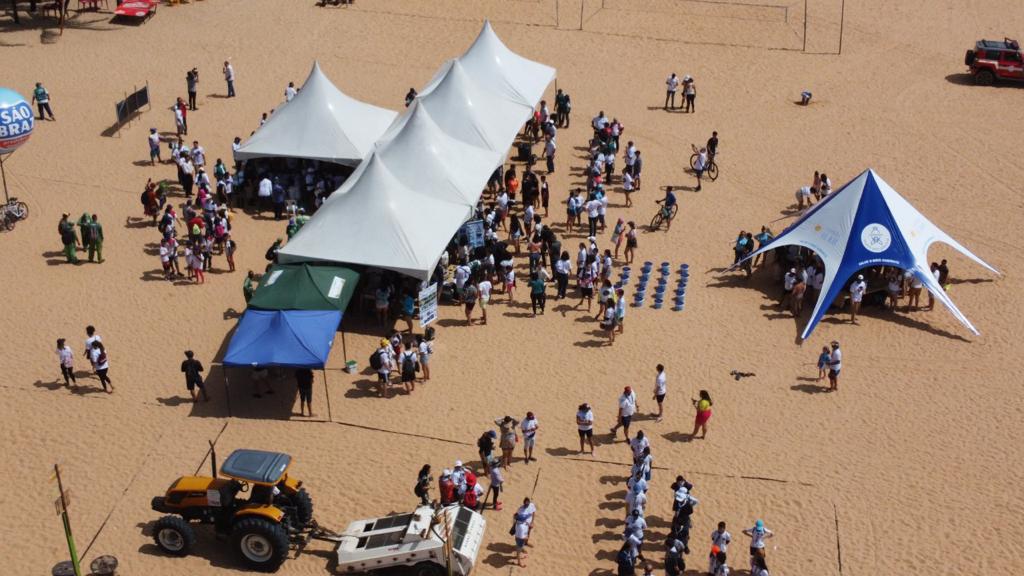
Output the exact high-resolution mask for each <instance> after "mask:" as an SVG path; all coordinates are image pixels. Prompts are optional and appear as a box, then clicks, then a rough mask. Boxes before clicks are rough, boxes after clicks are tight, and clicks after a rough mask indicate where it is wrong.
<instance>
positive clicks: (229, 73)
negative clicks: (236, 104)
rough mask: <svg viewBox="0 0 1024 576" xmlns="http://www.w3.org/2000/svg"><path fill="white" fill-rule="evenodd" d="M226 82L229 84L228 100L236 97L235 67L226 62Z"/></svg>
mask: <svg viewBox="0 0 1024 576" xmlns="http://www.w3.org/2000/svg"><path fill="white" fill-rule="evenodd" d="M224 81H225V82H227V83H228V98H234V97H235V67H234V66H232V65H231V62H228V61H227V60H225V61H224Z"/></svg>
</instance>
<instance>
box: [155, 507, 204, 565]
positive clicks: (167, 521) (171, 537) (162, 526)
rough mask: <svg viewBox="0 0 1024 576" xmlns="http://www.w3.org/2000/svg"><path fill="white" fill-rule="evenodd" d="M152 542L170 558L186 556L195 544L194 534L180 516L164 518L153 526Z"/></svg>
mask: <svg viewBox="0 0 1024 576" xmlns="http://www.w3.org/2000/svg"><path fill="white" fill-rule="evenodd" d="M153 541H154V542H156V545H157V547H159V548H160V549H161V550H163V551H164V552H166V553H168V554H170V555H172V556H188V553H189V551H190V550H191V549H192V546H194V545H195V543H196V532H195V530H193V529H192V526H190V525H189V523H188V522H186V521H185V519H183V518H181V517H180V516H164V517H163V518H161V519H159V520H157V521H156V524H154V526H153Z"/></svg>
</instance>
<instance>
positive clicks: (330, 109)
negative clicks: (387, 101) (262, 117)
mask: <svg viewBox="0 0 1024 576" xmlns="http://www.w3.org/2000/svg"><path fill="white" fill-rule="evenodd" d="M397 115H398V113H397V112H394V111H392V110H386V109H384V108H378V107H377V106H373V105H371V104H366V103H365V102H360V101H359V100H356V99H354V98H351V97H349V96H347V95H346V94H344V93H343V92H342V91H341V90H338V88H337V87H336V86H335V85H334V84H332V83H331V81H330V80H328V79H327V77H326V76H324V73H323V72H322V71H321V70H320V63H319V62H314V63H313V69H312V70H310V72H309V77H307V78H306V82H305V83H304V84H303V85H302V89H301V90H300V91H299V93H298V94H296V95H295V97H294V98H292V100H291V102H286V103H284V104H282V105H281V106H279V107H278V108H277V110H276V111H275V112H274V113H273V114H272V115H271V116H270V118H269V119H268V120H267V122H266V124H264V125H263V126H261V127H260V128H259V130H257V131H256V133H255V134H253V135H252V137H250V138H249V140H247V141H246V142H245V143H244V144H242V145H241V147H240V148H239V149H238V151H237V152H235V160H238V161H242V160H250V159H253V158H264V157H282V158H307V159H311V160H322V161H324V162H334V163H337V164H345V165H348V166H355V165H357V164H359V162H360V161H361V160H362V159H363V157H364V156H366V154H367V153H368V152H369V151H370V149H371V148H372V146H373V143H374V142H376V141H377V139H378V138H380V136H381V134H383V133H384V131H385V130H387V128H388V126H389V125H390V124H391V123H392V122H393V121H394V119H395V117H396V116H397Z"/></svg>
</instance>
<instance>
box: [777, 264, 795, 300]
mask: <svg viewBox="0 0 1024 576" xmlns="http://www.w3.org/2000/svg"><path fill="white" fill-rule="evenodd" d="M794 286H796V268H790V269H789V272H786V275H785V276H783V277H782V299H781V300H779V308H785V306H786V303H787V302H788V301H789V297H790V295H791V294H792V293H793V287H794Z"/></svg>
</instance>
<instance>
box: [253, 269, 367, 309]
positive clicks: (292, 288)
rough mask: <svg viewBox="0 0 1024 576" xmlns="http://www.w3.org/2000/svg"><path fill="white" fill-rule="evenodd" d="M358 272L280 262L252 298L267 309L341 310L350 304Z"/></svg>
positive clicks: (261, 282)
mask: <svg viewBox="0 0 1024 576" xmlns="http://www.w3.org/2000/svg"><path fill="white" fill-rule="evenodd" d="M358 283H359V273H358V272H356V271H355V270H352V269H350V268H344V267H341V266H316V265H310V264H277V265H275V266H273V267H272V268H271V269H270V271H269V272H267V273H266V274H264V275H263V278H262V279H261V280H260V285H259V287H258V288H256V292H255V293H254V294H253V296H252V300H250V301H249V306H250V307H252V308H263V309H265V310H340V311H341V312H342V313H343V314H344V312H345V308H346V307H348V303H349V301H350V300H351V299H352V295H353V294H355V291H356V284H358Z"/></svg>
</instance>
